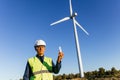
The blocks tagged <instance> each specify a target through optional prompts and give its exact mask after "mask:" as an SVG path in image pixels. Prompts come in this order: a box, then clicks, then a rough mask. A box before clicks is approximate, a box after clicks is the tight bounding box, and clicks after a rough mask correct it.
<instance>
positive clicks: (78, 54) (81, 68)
mask: <svg viewBox="0 0 120 80" xmlns="http://www.w3.org/2000/svg"><path fill="white" fill-rule="evenodd" d="M69 5H70V16H69V17H65V18H63V19H61V20H58V21H56V22H54V23H52V24H50V25H51V26H53V25H55V24H58V23H61V22H64V21H66V20H69V19H72V21H73V26H74V37H75V43H76V50H77V58H78V66H79V72H80V77H84V71H83V65H82V59H81V53H80V45H79V40H78V34H77V28H76V25H77V26H78V27H80V28H81V29H82V30H83V31H84V32H85V33H86V34H87V35H89V33H88V32H87V31H86V30H85V29H84V28H83V27H82V26H81V25H80V24H79V23H78V22H77V21H76V19H75V17H76V16H77V13H73V10H72V3H71V0H69Z"/></svg>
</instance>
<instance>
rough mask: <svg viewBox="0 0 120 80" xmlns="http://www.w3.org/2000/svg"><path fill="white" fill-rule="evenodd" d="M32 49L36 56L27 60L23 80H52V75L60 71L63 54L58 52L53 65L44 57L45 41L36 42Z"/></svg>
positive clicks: (49, 59) (50, 60)
mask: <svg viewBox="0 0 120 80" xmlns="http://www.w3.org/2000/svg"><path fill="white" fill-rule="evenodd" d="M34 48H35V50H36V52H37V55H36V56H35V57H32V58H29V59H28V62H27V65H26V69H25V73H24V76H23V80H53V75H52V73H55V74H57V73H58V72H59V71H60V68H61V60H62V58H63V57H64V54H63V52H59V54H58V58H57V62H56V65H55V64H54V63H53V61H52V59H51V58H49V57H46V56H45V55H44V52H45V49H46V43H45V41H43V40H37V41H36V43H35V45H34Z"/></svg>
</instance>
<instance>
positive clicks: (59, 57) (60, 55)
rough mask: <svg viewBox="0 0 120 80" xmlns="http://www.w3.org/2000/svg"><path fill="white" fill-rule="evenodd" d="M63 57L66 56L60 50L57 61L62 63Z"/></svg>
mask: <svg viewBox="0 0 120 80" xmlns="http://www.w3.org/2000/svg"><path fill="white" fill-rule="evenodd" d="M63 57H64V54H63V52H59V53H58V59H57V62H58V63H60V61H61V60H62V58H63Z"/></svg>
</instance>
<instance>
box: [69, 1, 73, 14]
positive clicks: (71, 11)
mask: <svg viewBox="0 0 120 80" xmlns="http://www.w3.org/2000/svg"><path fill="white" fill-rule="evenodd" d="M69 3H70V16H72V14H73V10H72V1H71V0H69Z"/></svg>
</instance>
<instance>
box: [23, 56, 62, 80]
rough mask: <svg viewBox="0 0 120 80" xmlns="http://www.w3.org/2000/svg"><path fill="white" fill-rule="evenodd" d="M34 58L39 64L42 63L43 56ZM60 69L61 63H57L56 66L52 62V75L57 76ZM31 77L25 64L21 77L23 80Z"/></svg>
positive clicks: (29, 70) (28, 79) (28, 66)
mask: <svg viewBox="0 0 120 80" xmlns="http://www.w3.org/2000/svg"><path fill="white" fill-rule="evenodd" d="M36 57H37V58H38V59H39V60H40V61H41V63H43V61H44V56H38V55H36ZM60 68H61V62H60V63H58V62H57V63H56V65H55V64H54V63H53V61H52V70H53V73H55V74H57V73H58V72H59V71H60ZM32 75H33V73H32V70H31V68H30V65H29V63H28V62H27V65H26V69H25V72H24V76H23V80H30V77H31V76H32Z"/></svg>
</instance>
